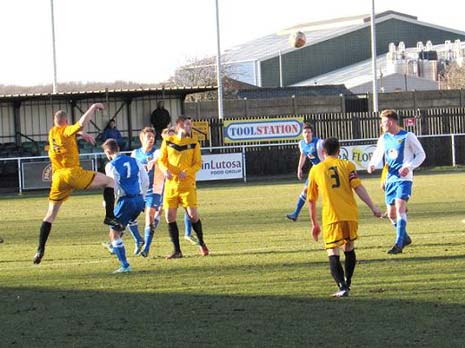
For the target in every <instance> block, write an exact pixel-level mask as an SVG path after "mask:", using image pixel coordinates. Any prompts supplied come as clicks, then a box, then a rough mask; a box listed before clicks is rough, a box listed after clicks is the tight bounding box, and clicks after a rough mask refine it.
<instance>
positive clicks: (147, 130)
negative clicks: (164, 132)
mask: <svg viewBox="0 0 465 348" xmlns="http://www.w3.org/2000/svg"><path fill="white" fill-rule="evenodd" d="M139 139H140V143H141V144H142V147H144V148H147V149H151V148H152V147H153V144H154V143H155V129H154V128H152V127H144V129H142V130H141V131H140V133H139Z"/></svg>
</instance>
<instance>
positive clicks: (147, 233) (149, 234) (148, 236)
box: [144, 225, 155, 252]
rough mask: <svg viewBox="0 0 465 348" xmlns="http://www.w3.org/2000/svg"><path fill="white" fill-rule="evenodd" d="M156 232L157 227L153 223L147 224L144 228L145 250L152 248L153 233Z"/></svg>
mask: <svg viewBox="0 0 465 348" xmlns="http://www.w3.org/2000/svg"><path fill="white" fill-rule="evenodd" d="M154 233H155V227H154V226H153V225H147V226H145V228H144V237H145V246H144V251H146V252H147V251H149V250H150V244H152V239H153V235H154Z"/></svg>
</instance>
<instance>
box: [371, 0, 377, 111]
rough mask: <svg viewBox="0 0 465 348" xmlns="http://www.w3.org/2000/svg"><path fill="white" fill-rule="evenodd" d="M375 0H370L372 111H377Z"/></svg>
mask: <svg viewBox="0 0 465 348" xmlns="http://www.w3.org/2000/svg"><path fill="white" fill-rule="evenodd" d="M375 20H376V15H375V0H371V69H372V75H373V112H378V82H377V79H376V26H375Z"/></svg>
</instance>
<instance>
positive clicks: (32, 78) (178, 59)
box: [0, 0, 465, 85]
mask: <svg viewBox="0 0 465 348" xmlns="http://www.w3.org/2000/svg"><path fill="white" fill-rule="evenodd" d="M463 3H464V2H463V1H459V0H442V1H435V2H428V1H424V0H422V1H420V0H377V1H376V11H377V12H382V11H386V10H394V11H398V12H404V13H407V14H411V15H415V16H418V19H419V20H420V21H424V22H430V23H433V24H438V25H441V26H445V27H449V28H453V29H457V30H461V31H464V32H465V20H464V11H463V10H464V9H465V5H462V4H463ZM219 5H220V22H221V48H222V50H224V49H227V48H230V47H232V46H234V45H238V44H240V43H242V42H245V41H248V40H251V39H255V38H258V37H261V36H265V35H268V34H270V33H274V32H277V31H279V30H281V29H284V28H286V27H290V26H294V25H296V24H299V23H305V22H309V21H316V20H324V19H330V18H337V17H346V16H355V15H360V14H369V13H370V11H371V0H327V1H311V0H285V1H282V0H281V1H278V0H219ZM54 6H55V31H56V49H57V65H58V81H59V82H66V81H82V82H89V81H99V82H100V81H102V82H110V81H115V80H129V81H136V82H148V83H150V82H161V81H163V80H166V79H167V78H169V77H170V76H171V75H172V74H173V72H174V69H175V68H176V67H177V66H180V65H182V64H183V63H185V61H186V59H188V58H194V57H199V58H201V57H205V56H208V55H212V54H215V53H216V22H215V0H54ZM0 33H1V34H0V35H1V38H2V39H1V47H2V49H1V55H0V84H17V85H34V84H45V83H51V81H52V78H53V66H52V44H51V26H50V0H0Z"/></svg>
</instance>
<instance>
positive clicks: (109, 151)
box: [102, 138, 119, 160]
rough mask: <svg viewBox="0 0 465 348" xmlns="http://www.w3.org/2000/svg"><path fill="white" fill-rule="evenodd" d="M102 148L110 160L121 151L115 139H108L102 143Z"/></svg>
mask: <svg viewBox="0 0 465 348" xmlns="http://www.w3.org/2000/svg"><path fill="white" fill-rule="evenodd" d="M102 149H103V152H104V153H105V155H106V156H107V158H108V159H109V160H111V159H112V158H113V156H115V155H116V154H118V153H119V146H118V143H117V142H116V140H115V139H112V138H110V139H107V140H105V142H104V143H103V144H102Z"/></svg>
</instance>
